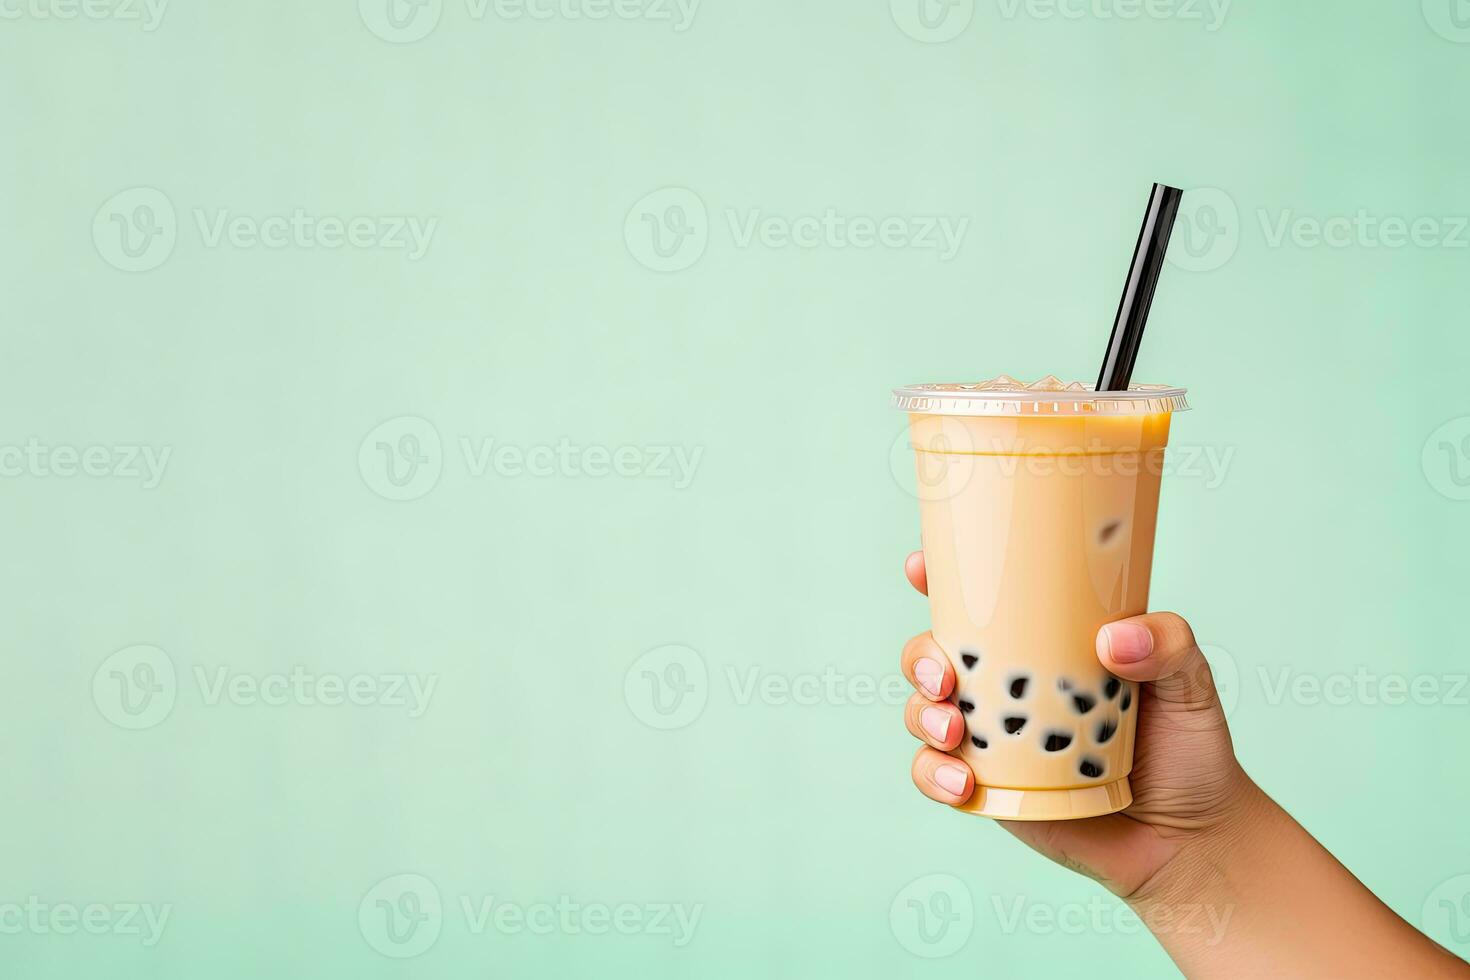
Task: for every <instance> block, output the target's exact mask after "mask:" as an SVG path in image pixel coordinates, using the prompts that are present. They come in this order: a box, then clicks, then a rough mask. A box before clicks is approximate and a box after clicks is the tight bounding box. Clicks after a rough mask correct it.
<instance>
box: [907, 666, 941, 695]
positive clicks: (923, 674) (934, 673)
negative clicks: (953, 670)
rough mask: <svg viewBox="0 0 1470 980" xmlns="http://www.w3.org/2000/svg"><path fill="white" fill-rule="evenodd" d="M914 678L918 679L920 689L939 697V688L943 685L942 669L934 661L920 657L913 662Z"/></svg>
mask: <svg viewBox="0 0 1470 980" xmlns="http://www.w3.org/2000/svg"><path fill="white" fill-rule="evenodd" d="M914 677H916V678H918V681H919V686H920V687H922V688H923V689H924V690H926V691H928V692H929V693H930V694H932V695H934V696H935V697H936V698H937V697H939V691H940V686H941V685H942V684H943V683H944V668H943V667H941V666H939V664H938V663H937V662H936V661H933V660H930V659H929V658H928V657H920V658H919V659H918V660H917V661H915V662H914Z"/></svg>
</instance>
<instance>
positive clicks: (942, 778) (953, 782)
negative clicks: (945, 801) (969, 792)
mask: <svg viewBox="0 0 1470 980" xmlns="http://www.w3.org/2000/svg"><path fill="white" fill-rule="evenodd" d="M968 778H969V774H968V773H966V772H965V770H963V769H961V768H960V767H959V766H940V767H939V768H938V769H936V770H934V781H935V782H936V783H938V784H939V788H940V789H942V790H944V791H945V792H946V793H949V794H951V795H953V796H964V795H965V780H966V779H968Z"/></svg>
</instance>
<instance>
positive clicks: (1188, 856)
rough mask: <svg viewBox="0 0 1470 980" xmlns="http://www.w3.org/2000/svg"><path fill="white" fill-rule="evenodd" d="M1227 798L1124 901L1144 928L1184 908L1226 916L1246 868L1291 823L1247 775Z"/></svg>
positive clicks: (1186, 833)
mask: <svg viewBox="0 0 1470 980" xmlns="http://www.w3.org/2000/svg"><path fill="white" fill-rule="evenodd" d="M1224 797H1225V798H1224V799H1223V800H1222V801H1221V804H1220V805H1219V806H1218V807H1217V808H1216V810H1215V813H1214V814H1213V815H1212V817H1211V819H1209V820H1208V821H1207V822H1205V823H1204V824H1203V825H1201V826H1198V827H1194V828H1191V829H1189V830H1182V831H1179V832H1178V833H1177V837H1176V841H1177V844H1178V850H1177V851H1176V852H1175V853H1174V855H1173V856H1172V857H1170V859H1169V860H1168V861H1167V862H1165V864H1164V865H1163V866H1162V867H1160V868H1159V870H1158V871H1157V872H1155V873H1154V874H1153V875H1152V876H1151V877H1150V878H1149V879H1148V880H1147V881H1145V882H1144V883H1143V884H1142V885H1140V886H1139V887H1138V888H1137V889H1135V890H1134V891H1133V892H1132V893H1131V894H1129V895H1127V896H1125V901H1127V903H1128V905H1129V906H1130V907H1131V908H1132V909H1133V910H1134V911H1135V912H1137V913H1138V914H1139V917H1140V918H1142V919H1143V920H1144V921H1145V922H1149V921H1150V920H1151V919H1154V920H1157V919H1160V918H1165V917H1167V916H1168V915H1169V914H1170V911H1171V910H1172V909H1176V908H1180V907H1183V906H1186V905H1193V906H1198V905H1200V904H1201V903H1207V904H1213V905H1215V906H1217V907H1218V908H1219V909H1220V910H1223V909H1224V908H1225V907H1226V906H1228V905H1230V904H1231V903H1233V902H1234V901H1235V900H1236V898H1238V896H1237V895H1236V894H1235V892H1236V887H1237V885H1238V884H1239V882H1240V881H1241V879H1242V875H1243V874H1245V871H1244V870H1243V865H1244V864H1246V863H1247V862H1249V861H1251V860H1253V859H1255V858H1257V857H1259V856H1260V855H1262V854H1265V853H1267V852H1268V851H1269V850H1271V841H1272V840H1274V839H1275V838H1277V837H1278V836H1279V834H1280V832H1281V827H1280V823H1281V820H1282V819H1283V818H1285V819H1290V818H1287V817H1285V813H1284V811H1282V810H1281V808H1280V807H1278V806H1277V805H1276V803H1275V801H1273V800H1272V799H1271V798H1270V797H1269V796H1267V795H1266V794H1265V793H1264V792H1262V791H1261V789H1260V787H1258V786H1257V785H1256V784H1255V782H1254V781H1252V780H1251V778H1250V777H1249V776H1247V775H1246V774H1245V772H1244V770H1237V773H1236V776H1235V778H1232V780H1231V787H1230V789H1229V790H1228V791H1227V792H1226V793H1225V794H1224ZM1222 914H1223V912H1222Z"/></svg>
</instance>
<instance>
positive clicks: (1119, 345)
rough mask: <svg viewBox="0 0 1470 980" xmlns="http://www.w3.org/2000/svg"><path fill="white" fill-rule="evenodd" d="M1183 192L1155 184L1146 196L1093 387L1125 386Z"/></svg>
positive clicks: (1135, 357)
mask: <svg viewBox="0 0 1470 980" xmlns="http://www.w3.org/2000/svg"><path fill="white" fill-rule="evenodd" d="M1183 195H1184V192H1183V191H1181V190H1180V189H1179V188H1177V187H1170V186H1168V185H1167V184H1155V185H1154V189H1153V191H1152V192H1151V193H1150V194H1149V196H1148V211H1146V212H1145V213H1144V215H1143V227H1142V228H1140V229H1138V244H1137V245H1135V246H1134V247H1133V264H1132V265H1131V266H1129V268H1128V281H1127V282H1126V283H1124V284H1123V298H1122V299H1121V300H1119V301H1118V315H1117V316H1116V317H1115V318H1114V319H1113V335H1112V337H1111V338H1109V340H1108V354H1107V357H1105V358H1104V359H1103V365H1102V371H1101V372H1099V374H1098V376H1097V387H1096V388H1095V389H1094V390H1095V391H1127V390H1128V382H1129V381H1130V380H1131V379H1132V377H1133V363H1134V362H1135V361H1137V360H1138V347H1139V344H1140V343H1141V342H1142V341H1143V325H1144V323H1146V322H1147V321H1148V308H1149V306H1150V305H1151V304H1152V303H1153V301H1154V287H1155V286H1157V285H1158V284H1159V271H1160V270H1161V269H1162V268H1163V266H1164V253H1165V252H1167V251H1168V250H1169V233H1170V232H1171V231H1173V230H1174V218H1175V216H1176V215H1177V214H1178V213H1179V199H1180V197H1182V196H1183Z"/></svg>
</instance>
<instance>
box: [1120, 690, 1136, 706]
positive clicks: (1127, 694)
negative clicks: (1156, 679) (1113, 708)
mask: <svg viewBox="0 0 1470 980" xmlns="http://www.w3.org/2000/svg"><path fill="white" fill-rule="evenodd" d="M1132 703H1133V688H1131V687H1125V688H1123V701H1122V703H1121V704H1119V705H1118V707H1119V708H1122V709H1123V710H1124V711H1127V710H1128V707H1129V705H1131V704H1132Z"/></svg>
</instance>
